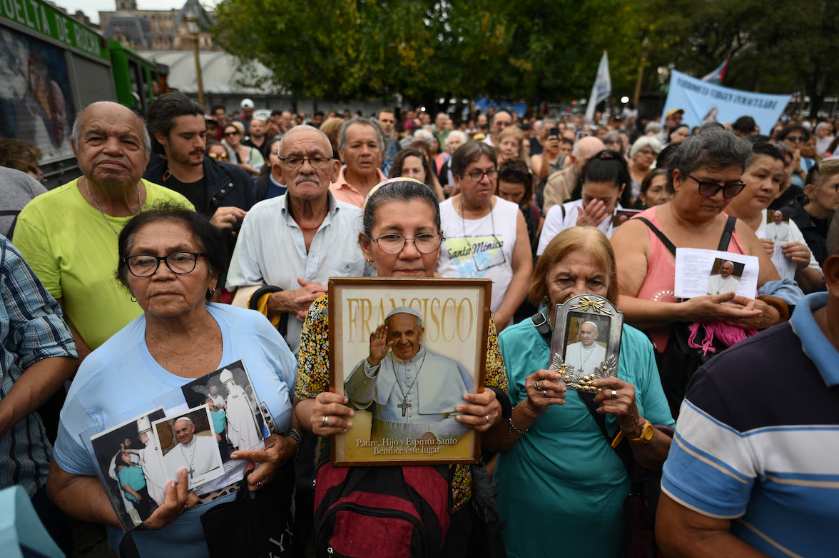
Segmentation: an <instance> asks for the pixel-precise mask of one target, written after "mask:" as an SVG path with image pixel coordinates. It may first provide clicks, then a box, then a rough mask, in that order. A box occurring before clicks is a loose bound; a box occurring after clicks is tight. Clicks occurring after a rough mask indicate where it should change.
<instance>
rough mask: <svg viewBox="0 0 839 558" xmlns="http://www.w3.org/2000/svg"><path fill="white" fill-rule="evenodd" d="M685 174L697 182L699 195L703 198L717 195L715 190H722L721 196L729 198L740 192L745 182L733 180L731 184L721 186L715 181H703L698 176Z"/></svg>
mask: <svg viewBox="0 0 839 558" xmlns="http://www.w3.org/2000/svg"><path fill="white" fill-rule="evenodd" d="M685 176H687V177H688V178H693V179H694V180H696V183H697V184H699V195H700V196H702V197H703V198H713V197H714V196H716V195H717V192H719V191H720V190H722V195H723V197H724V198H726V199H731V198H733V197H735V196H736V195H737V194H739V193H740V192H742V191H743V188H745V187H746V183H745V182H735V183H733V184H726V185H725V186H721V185H719V184H717V183H716V182H703V181H701V180H699V179H698V178H694V177H692V176H691V175H689V174H686V175H685Z"/></svg>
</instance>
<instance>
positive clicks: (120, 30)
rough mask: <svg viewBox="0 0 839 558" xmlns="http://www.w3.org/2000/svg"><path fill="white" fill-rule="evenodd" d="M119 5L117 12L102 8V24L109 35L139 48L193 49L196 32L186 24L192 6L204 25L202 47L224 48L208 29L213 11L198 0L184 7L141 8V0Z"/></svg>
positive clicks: (125, 0) (121, 1)
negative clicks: (138, 3) (217, 42)
mask: <svg viewBox="0 0 839 558" xmlns="http://www.w3.org/2000/svg"><path fill="white" fill-rule="evenodd" d="M116 8H117V9H116V11H115V12H99V25H100V27H101V29H102V34H103V35H104V36H105V38H106V39H114V40H116V41H119V42H120V43H122V44H123V45H125V46H127V47H129V48H133V49H136V50H192V49H193V42H192V35H190V34H189V31H188V29H187V25H186V17H187V14H188V13H189V11H190V10H192V11H193V13H194V14H195V15H196V17H197V18H198V25H199V27H200V28H201V29H202V31H201V32H200V33H199V34H198V48H199V49H200V50H205V51H211V50H221V48H219V47H217V46H214V44H213V38H212V36H211V35H210V33H208V32H207V29H208V28H209V27H210V26H211V25H212V22H213V14H211V13H208V12H207V11H206V10H205V9H204V8H203V6H201V4H200V3H199V2H198V0H187V2H186V4H184V5H183V7H181V9H180V10H176V9H174V8H173V9H171V10H138V9H137V0H116Z"/></svg>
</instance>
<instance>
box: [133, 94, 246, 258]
mask: <svg viewBox="0 0 839 558" xmlns="http://www.w3.org/2000/svg"><path fill="white" fill-rule="evenodd" d="M147 126H148V129H149V132H150V135H151V136H152V149H153V150H154V151H155V152H157V153H159V154H163V155H165V158H164V159H162V160H160V161H159V162H158V163H157V164H154V165H152V166H150V167H148V168H147V169H146V173H145V174H144V175H143V177H144V178H145V179H146V180H149V181H152V182H155V183H157V184H162V185H163V186H166V187H167V188H169V189H170V190H174V191H175V192H178V193H179V194H181V195H183V196H184V197H185V198H186V199H188V200H189V201H190V202H192V205H194V206H195V210H196V211H198V212H199V213H203V214H204V215H206V216H207V217H209V218H210V219H212V222H213V224H214V225H215V226H217V227H219V228H220V229H224V230H225V235H226V237H227V240H228V248H229V250H230V253H232V251H233V246H234V244H235V241H236V237H235V235H234V234H233V231H235V230H238V228H239V227H240V226H241V221H242V219H244V218H245V214H246V213H247V211H248V210H249V209H250V208H251V206H252V205H253V204H254V203H256V192H255V191H254V188H253V183H252V182H251V180H250V178H249V177H248V175H247V174H245V172H244V171H242V170H241V169H240V168H238V167H237V166H236V165H232V164H229V163H221V162H217V161H214V160H213V159H211V158H210V157H208V156H207V154H206V149H207V139H206V130H207V125H206V123H205V121H204V110H203V109H202V108H201V107H200V106H198V105H197V104H196V103H195V102H194V101H192V100H191V99H190V98H189V97H187V96H186V95H183V94H181V93H168V94H166V95H162V96H161V97H158V98H157V100H155V102H154V103H152V105H151V108H150V109H149V114H148V118H147Z"/></svg>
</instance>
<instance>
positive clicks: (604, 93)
mask: <svg viewBox="0 0 839 558" xmlns="http://www.w3.org/2000/svg"><path fill="white" fill-rule="evenodd" d="M611 94H612V78H611V76H609V55H608V54H607V53H606V51H605V50H604V51H603V58H601V59H600V67H599V68H597V77H596V78H594V87H592V88H591V97H590V98H589V100H588V106H586V120H588V121H591V119H592V118H594V107H596V106H597V105H598V104H599V103H600V102H602V101H605V100H606V99H608V98H609V95H611ZM595 124H597V122H595Z"/></svg>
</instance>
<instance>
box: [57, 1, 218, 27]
mask: <svg viewBox="0 0 839 558" xmlns="http://www.w3.org/2000/svg"><path fill="white" fill-rule="evenodd" d="M52 2H53V3H54V4H56V5H57V6H61V7H62V8H64V9H65V10H67V11H68V12H70V13H71V14H72V13H75V12H76V10H81V11H83V12H84V13H85V14H87V16H88V17H89V18H90V19H91V21H93V22H94V23H99V12H100V11H102V12H112V11H114V10H115V9H116V0H52ZM185 3H186V0H137V8H138V9H140V10H171V9H172V8H175V9H180V8H181V7H182V6H183V5H184V4H185ZM201 4H203V5H204V6H205V7H212V6H214V5H215V4H216V1H215V0H209V1H208V0H202V2H201Z"/></svg>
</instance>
